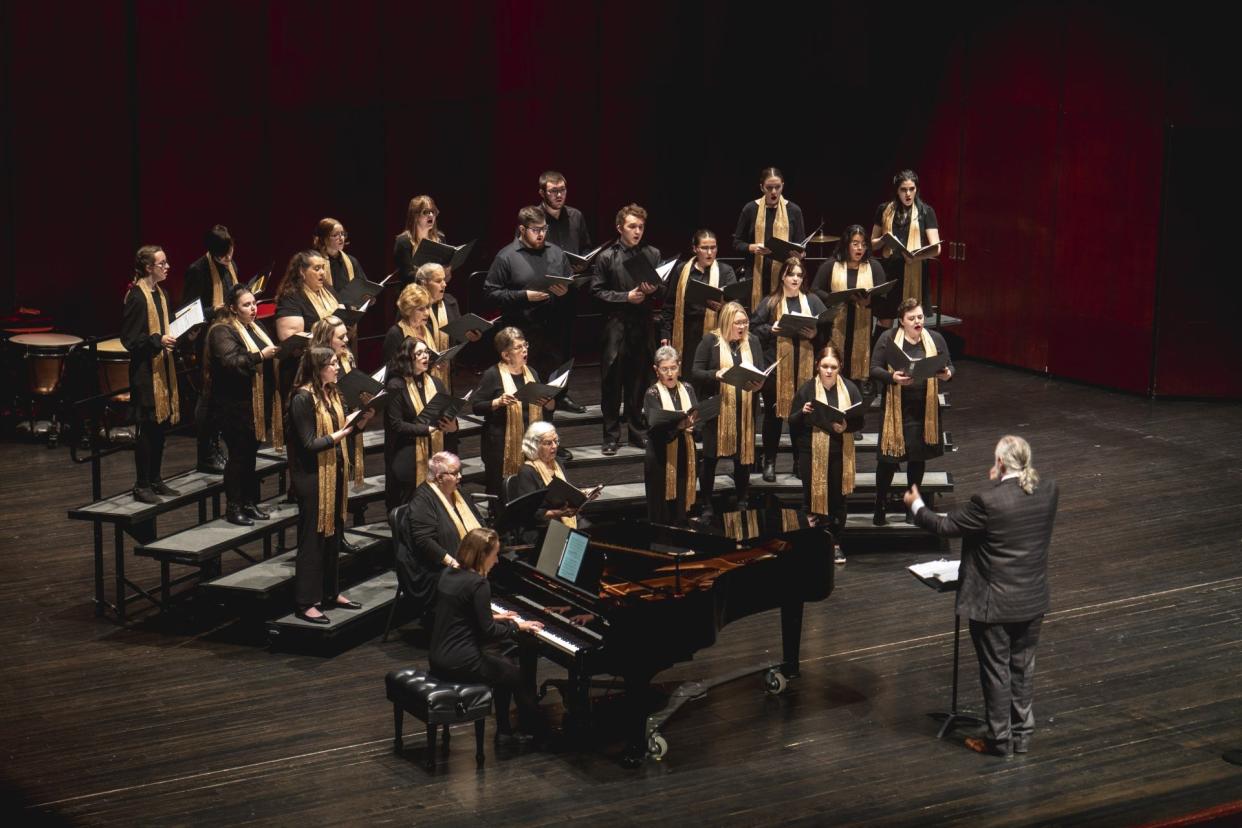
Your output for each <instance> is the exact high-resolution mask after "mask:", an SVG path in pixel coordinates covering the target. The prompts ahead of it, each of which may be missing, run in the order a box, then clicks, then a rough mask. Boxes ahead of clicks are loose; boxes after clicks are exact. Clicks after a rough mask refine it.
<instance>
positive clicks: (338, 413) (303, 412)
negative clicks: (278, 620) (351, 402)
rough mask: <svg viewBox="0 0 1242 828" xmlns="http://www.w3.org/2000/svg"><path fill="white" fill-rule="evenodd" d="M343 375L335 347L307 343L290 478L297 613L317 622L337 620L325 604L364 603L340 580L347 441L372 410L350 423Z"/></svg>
mask: <svg viewBox="0 0 1242 828" xmlns="http://www.w3.org/2000/svg"><path fill="white" fill-rule="evenodd" d="M339 376H340V362H339V360H338V359H337V355H336V353H335V352H334V351H333V350H332V349H331V348H314V347H312V348H307V349H306V353H305V354H304V355H303V356H302V362H301V364H300V365H299V367H298V376H297V379H296V380H295V382H296V385H297V389H296V390H295V391H294V393H293V396H292V397H290V399H289V416H288V419H287V422H286V423H285V433H286V435H287V436H288V446H289V478H290V481H291V483H292V486H293V494H294V497H296V498H297V501H298V554H297V559H296V562H295V576H294V600H295V602H296V607H297V609H296V615H297V617H298V618H301V619H302V620H304V621H308V622H310V623H312V624H328V623H331V622H330V620H329V619H328V616H327V615H325V614H324V611H325V610H334V609H361V605H360V604H357V603H355V602H353V601H350V600H349V598H347V597H346V596H344V595H342V594H341V593H340V589H339V587H338V583H337V559H338V557H339V555H340V548H341V541H342V535H343V534H344V531H345V511H346V507H347V501H348V493H347V491H346V486H345V481H346V480H347V479H348V478H349V468H350V458H349V452H348V451H344V450H343V449H344V446H343V445H342V443H343V441H344V440H345V438H346V437H348V436H349V435H350V434H351V433H353V431H354V429H355V428H357V429H361V428H363V427H364V426H365V425H366V423H367V420H369V419H370V417H371V413H372V412H371V411H364V412H363V413H362V414H360V415H358V418H357V419H356V420H355V421H354V422H353V423H352V424H346V422H345V417H346V409H345V403H344V401H343V400H342V399H341V396H340V394H338V393H337V391H336V381H337V378H338V377H339Z"/></svg>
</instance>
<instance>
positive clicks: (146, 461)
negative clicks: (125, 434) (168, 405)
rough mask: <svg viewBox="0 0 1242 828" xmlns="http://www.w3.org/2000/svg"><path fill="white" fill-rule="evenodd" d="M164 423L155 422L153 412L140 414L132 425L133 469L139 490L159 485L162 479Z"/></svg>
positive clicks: (165, 428) (166, 428)
mask: <svg viewBox="0 0 1242 828" xmlns="http://www.w3.org/2000/svg"><path fill="white" fill-rule="evenodd" d="M167 430H168V426H167V425H166V424H165V423H157V422H156V421H155V412H154V411H151V412H149V413H148V412H140V413H139V414H138V416H137V419H136V421H135V423H134V467H135V471H136V472H137V475H138V477H137V481H136V483H135V484H134V485H135V486H137V487H139V488H146V487H148V486H151V485H153V484H155V483H160V482H162V481H163V480H164V478H163V477H162V476H161V474H160V469H161V467H162V466H163V464H164V434H165V432H166V431H167Z"/></svg>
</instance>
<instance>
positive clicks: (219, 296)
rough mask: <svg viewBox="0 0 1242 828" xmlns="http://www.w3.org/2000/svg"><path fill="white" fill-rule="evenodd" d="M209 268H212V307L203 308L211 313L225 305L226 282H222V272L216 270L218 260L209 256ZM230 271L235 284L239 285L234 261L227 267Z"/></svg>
mask: <svg viewBox="0 0 1242 828" xmlns="http://www.w3.org/2000/svg"><path fill="white" fill-rule="evenodd" d="M207 266H208V267H209V268H211V307H210V308H203V310H204V311H209V310H211V309H212V308H218V307H220V306H221V305H223V304H224V282H223V281H221V280H220V271H219V270H218V269H217V268H216V260H215V259H213V258H212V257H211V254H210V253H208V254H207ZM225 267H227V268H228V269H229V275H230V276H232V277H233V284H237V268H236V267H234V266H233V262H232V260H230V261H229V263H228V264H227V265H225Z"/></svg>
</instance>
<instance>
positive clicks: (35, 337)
mask: <svg viewBox="0 0 1242 828" xmlns="http://www.w3.org/2000/svg"><path fill="white" fill-rule="evenodd" d="M81 341H82V337H80V336H74V335H73V334H61V333H31V334H18V335H17V336H15V337H13V338H12V339H10V340H9V342H11V343H12V344H13V345H14V346H16V347H19V348H23V349H25V350H24V353H23V358H24V359H25V360H26V367H27V374H26V376H27V382H28V383H29V391H30V393H31V394H33V395H35V396H38V397H50V396H52V395H53V394H55V393H56V392H57V391H58V390H60V380H61V378H62V377H63V376H64V372H65V357H66V356H67V355H68V354H69V349H70V348H72V347H73V346H74V345H77V344H78V343H79V342H81Z"/></svg>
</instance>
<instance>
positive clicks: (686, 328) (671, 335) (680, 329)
mask: <svg viewBox="0 0 1242 828" xmlns="http://www.w3.org/2000/svg"><path fill="white" fill-rule="evenodd" d="M718 248H719V245H718V244H717V242H716V234H715V233H713V232H712V231H711V230H696V231H695V232H694V237H693V238H692V239H691V250H692V251H693V252H694V257H693V258H691V259H688V260H687V261H685V262H682V263H679V264H676V265H674V266H673V269H672V271H671V272H670V274H669V280H668V290H667V293H666V294H665V295H666V297H668V298H666V300H665V302H664V307H663V308H662V310H661V312H660V321H661V325H660V344H661V345H672V346H673V348H674V349H676V351H677V353H678V354H690V355H691V356H692V357H693V355H694V352H695V351H696V350H698V347H699V342H701V341H702V340H703V335H704V334H706V333H708V332H710V331H714V330H715V329H716V322H717V320H716V313H717V312H718V311H719V310H720V307H721V305H723V304H724V300H723V298H722V299H714V300H708V301H707V302H706V303H702V302H695V301H693V299H692V298H691V297H688V296H687V295H686V291H687V289H688V288H689V287H690V283H691V282H698V283H700V284H704V285H709V286H711V287H713V288H725V287H727V286H729V285H732V284H735V283H736V282H737V274H736V273H734V272H733V268H732V267H730V266H729V265H727V264H725V263H724V262H718V261H716V256H717V253H718ZM657 379H658V378H657Z"/></svg>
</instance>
